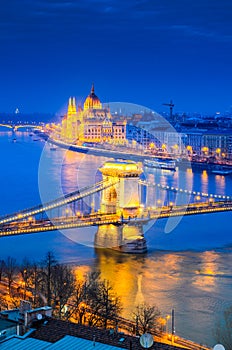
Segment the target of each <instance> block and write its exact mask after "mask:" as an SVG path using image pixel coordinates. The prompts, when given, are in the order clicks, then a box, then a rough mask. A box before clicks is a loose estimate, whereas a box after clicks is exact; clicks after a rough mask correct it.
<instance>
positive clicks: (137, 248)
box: [111, 235, 147, 254]
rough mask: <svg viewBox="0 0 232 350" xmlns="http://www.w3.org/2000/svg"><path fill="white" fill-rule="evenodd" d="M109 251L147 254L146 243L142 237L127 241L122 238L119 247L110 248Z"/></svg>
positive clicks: (132, 237) (131, 238)
mask: <svg viewBox="0 0 232 350" xmlns="http://www.w3.org/2000/svg"><path fill="white" fill-rule="evenodd" d="M111 249H113V250H117V251H120V252H122V253H130V254H143V253H146V252H147V242H146V239H145V238H144V236H140V235H137V236H131V237H129V238H127V239H126V238H124V240H123V242H122V244H121V245H120V246H119V247H112V248H111Z"/></svg>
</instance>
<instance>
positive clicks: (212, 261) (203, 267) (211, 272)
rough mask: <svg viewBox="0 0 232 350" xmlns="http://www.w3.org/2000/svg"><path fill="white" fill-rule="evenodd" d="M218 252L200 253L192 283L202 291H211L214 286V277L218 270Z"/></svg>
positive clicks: (216, 275)
mask: <svg viewBox="0 0 232 350" xmlns="http://www.w3.org/2000/svg"><path fill="white" fill-rule="evenodd" d="M218 260H219V254H218V253H216V252H214V251H206V252H203V253H202V254H201V262H200V263H199V268H198V269H197V270H196V276H195V278H194V279H193V285H194V286H195V287H197V288H199V289H201V290H203V291H207V292H213V291H215V288H216V279H217V277H218V276H219V274H221V273H220V272H219V265H218Z"/></svg>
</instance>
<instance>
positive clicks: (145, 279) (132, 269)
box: [95, 249, 183, 318]
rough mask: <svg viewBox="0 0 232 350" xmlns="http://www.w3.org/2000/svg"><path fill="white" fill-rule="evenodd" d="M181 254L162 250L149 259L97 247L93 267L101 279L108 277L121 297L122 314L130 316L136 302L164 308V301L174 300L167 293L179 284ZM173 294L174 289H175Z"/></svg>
mask: <svg viewBox="0 0 232 350" xmlns="http://www.w3.org/2000/svg"><path fill="white" fill-rule="evenodd" d="M182 259H183V258H182V257H181V256H179V255H175V254H165V255H161V256H159V257H157V258H156V259H155V260H151V259H149V258H146V257H142V256H141V257H138V256H137V257H136V259H135V258H134V257H133V256H126V255H123V256H122V255H121V254H119V253H117V252H112V251H107V250H104V249H100V250H98V251H97V264H96V266H95V269H96V270H97V271H101V276H102V278H103V279H106V280H109V281H110V283H111V284H112V285H113V287H114V289H115V290H116V292H117V294H118V295H119V296H120V297H121V301H122V304H123V312H122V316H123V317H127V318H129V317H130V316H131V315H132V313H133V311H134V309H135V306H136V305H137V304H138V303H143V302H146V303H148V304H150V305H154V304H156V303H157V302H159V308H160V309H161V310H162V311H163V312H165V307H166V306H167V305H172V304H173V303H174V301H173V300H172V298H170V295H168V293H166V291H167V286H168V290H175V289H176V288H178V286H179V283H181V280H180V274H179V271H180V264H181V262H182ZM174 294H175V293H174Z"/></svg>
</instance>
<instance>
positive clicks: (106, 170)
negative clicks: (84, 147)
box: [99, 160, 142, 218]
mask: <svg viewBox="0 0 232 350" xmlns="http://www.w3.org/2000/svg"><path fill="white" fill-rule="evenodd" d="M99 170H100V171H101V173H102V175H103V181H111V182H112V183H115V182H116V183H115V184H114V185H112V186H111V187H108V188H106V189H105V190H103V193H102V198H101V212H102V213H105V214H109V213H112V214H117V215H121V216H123V217H124V218H128V217H131V218H132V217H135V216H137V214H138V210H139V208H140V201H139V197H140V196H139V184H138V180H139V175H140V174H141V173H142V169H141V168H140V167H139V165H138V164H137V163H135V162H132V161H126V160H125V161H124V160H118V161H108V162H106V163H104V165H103V166H102V168H100V169H99Z"/></svg>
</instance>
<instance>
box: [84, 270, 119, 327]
mask: <svg viewBox="0 0 232 350" xmlns="http://www.w3.org/2000/svg"><path fill="white" fill-rule="evenodd" d="M87 304H88V306H89V308H90V313H89V316H88V322H89V325H91V326H94V325H98V326H103V327H104V328H107V326H108V324H109V323H111V324H112V323H116V319H117V316H118V315H119V314H120V312H121V310H122V306H121V301H120V298H119V297H118V296H117V294H116V293H115V292H114V290H113V287H112V285H111V284H110V282H109V281H108V280H103V281H101V279H100V274H99V273H94V274H92V275H90V276H89V277H88V283H87Z"/></svg>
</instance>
